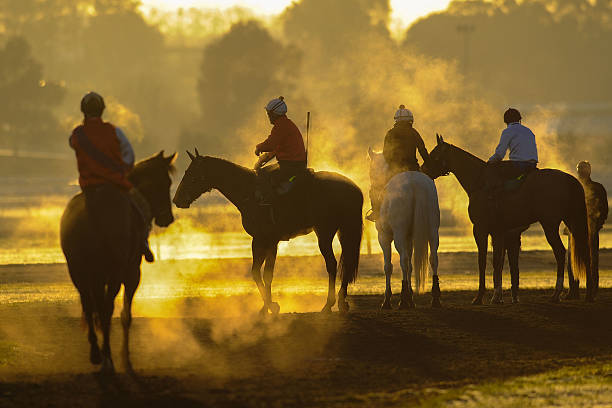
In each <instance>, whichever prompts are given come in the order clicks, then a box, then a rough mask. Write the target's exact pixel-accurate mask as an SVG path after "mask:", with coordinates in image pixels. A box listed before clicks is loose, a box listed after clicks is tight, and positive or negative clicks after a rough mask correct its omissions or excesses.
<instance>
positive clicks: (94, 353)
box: [89, 347, 102, 365]
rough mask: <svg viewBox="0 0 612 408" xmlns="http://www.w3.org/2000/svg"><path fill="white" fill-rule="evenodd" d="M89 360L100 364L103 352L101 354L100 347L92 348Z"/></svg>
mask: <svg viewBox="0 0 612 408" xmlns="http://www.w3.org/2000/svg"><path fill="white" fill-rule="evenodd" d="M89 361H91V364H94V365H98V364H100V363H101V362H102V354H100V349H99V348H98V347H92V348H91V351H90V352H89Z"/></svg>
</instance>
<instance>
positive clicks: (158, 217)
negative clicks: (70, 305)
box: [60, 151, 176, 373]
mask: <svg viewBox="0 0 612 408" xmlns="http://www.w3.org/2000/svg"><path fill="white" fill-rule="evenodd" d="M175 159H176V153H175V154H173V155H172V156H170V157H164V156H163V151H162V152H160V153H159V154H158V155H156V156H154V157H151V158H149V159H147V160H144V161H141V162H139V163H138V164H136V166H135V167H134V169H133V170H132V171H131V172H130V174H129V176H128V178H129V180H130V181H131V182H132V184H133V185H134V188H136V189H137V190H138V191H139V192H140V194H141V197H144V200H142V203H141V204H140V205H141V207H140V208H139V210H137V209H136V208H134V207H133V206H130V204H129V201H128V200H129V199H128V198H127V197H125V196H119V200H120V201H118V202H119V203H120V204H121V203H127V204H126V206H127V207H128V209H127V211H125V217H121V216H120V215H119V213H120V212H119V211H118V212H117V216H116V217H115V219H114V220H108V221H103V222H97V221H99V220H96V219H93V217H92V216H91V214H89V213H88V208H89V207H88V204H87V202H86V201H87V200H86V197H85V194H83V193H80V194H77V195H76V196H74V197H73V198H72V200H70V202H69V203H68V205H67V207H66V209H65V210H64V214H63V215H62V220H61V225H60V238H61V245H62V250H63V251H64V255H65V257H66V262H67V264H68V271H69V273H70V277H71V278H72V282H73V283H74V285H75V286H76V288H77V289H78V291H79V294H80V296H81V306H82V308H83V318H84V319H85V320H86V322H87V326H88V328H89V343H90V346H91V348H90V356H89V358H90V361H91V363H92V364H100V363H102V372H103V373H112V372H114V366H113V360H112V356H111V350H110V342H109V340H110V324H111V318H112V316H113V310H114V307H115V297H116V296H117V293H118V292H119V289H120V288H121V285H123V286H124V288H125V290H124V295H123V311H122V313H121V323H122V325H123V362H124V364H125V366H126V369H127V370H128V371H132V366H131V363H130V359H129V348H128V339H129V328H130V324H131V321H132V311H131V307H132V299H133V297H134V293H135V292H136V288H137V287H138V284H139V283H140V262H141V259H142V249H143V244H144V242H145V237H146V230H147V229H148V228H149V225H150V223H151V222H152V220H153V219H154V220H155V223H156V224H157V225H159V226H160V227H167V226H168V225H170V224H171V223H172V222H173V221H174V216H173V215H172V204H171V203H170V185H171V180H170V177H169V172H171V171H173V169H174V167H173V162H174V160H175ZM101 188H104V187H101ZM111 188H112V187H111ZM112 191H117V190H116V189H114V188H112V190H107V191H106V192H108V197H110V199H109V200H106V199H105V197H106V195H100V196H99V197H96V198H100V200H102V201H103V202H102V203H101V204H99V205H108V204H109V203H110V202H111V201H112V200H114V199H115V198H116V197H118V196H117V193H113V192H112ZM118 194H121V193H118ZM113 203H117V201H113ZM143 207H144V208H143ZM112 208H121V205H119V206H118V207H115V206H113V207H112ZM118 223H121V224H122V225H124V224H127V225H126V226H125V229H124V230H125V231H126V232H127V233H126V234H120V235H119V236H116V238H118V239H117V240H116V242H109V240H108V239H107V237H108V234H107V232H108V231H110V230H111V229H112V228H113V225H115V224H118ZM109 224H113V225H110V226H109ZM105 225H106V228H105ZM121 231H123V230H121ZM94 317H95V318H97V319H96V320H97V322H98V323H99V325H100V327H101V329H102V335H103V339H104V342H103V344H102V352H101V353H100V348H99V347H98V339H97V336H96V331H95V327H94Z"/></svg>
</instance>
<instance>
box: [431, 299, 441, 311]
mask: <svg viewBox="0 0 612 408" xmlns="http://www.w3.org/2000/svg"><path fill="white" fill-rule="evenodd" d="M431 307H434V308H440V307H442V304H441V303H440V298H437V297H435V298H433V299H431Z"/></svg>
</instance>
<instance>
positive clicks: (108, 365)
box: [100, 357, 115, 375]
mask: <svg viewBox="0 0 612 408" xmlns="http://www.w3.org/2000/svg"><path fill="white" fill-rule="evenodd" d="M100 373H101V374H104V375H112V374H115V365H114V364H113V360H111V359H110V358H109V357H104V360H103V361H102V368H100Z"/></svg>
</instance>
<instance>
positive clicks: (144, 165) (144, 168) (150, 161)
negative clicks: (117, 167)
mask: <svg viewBox="0 0 612 408" xmlns="http://www.w3.org/2000/svg"><path fill="white" fill-rule="evenodd" d="M162 165H164V166H165V165H166V160H165V158H164V157H163V155H161V156H160V155H159V153H158V154H155V155H153V156H151V157H147V158H146V159H142V160H139V161H138V162H137V163H136V164H135V165H134V168H133V169H132V170H131V171H130V176H133V175H138V174H140V173H147V172H148V171H149V170H150V169H152V168H155V167H160V166H162ZM175 172H176V167H175V166H174V164H171V165H170V166H168V174H174V173H175Z"/></svg>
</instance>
